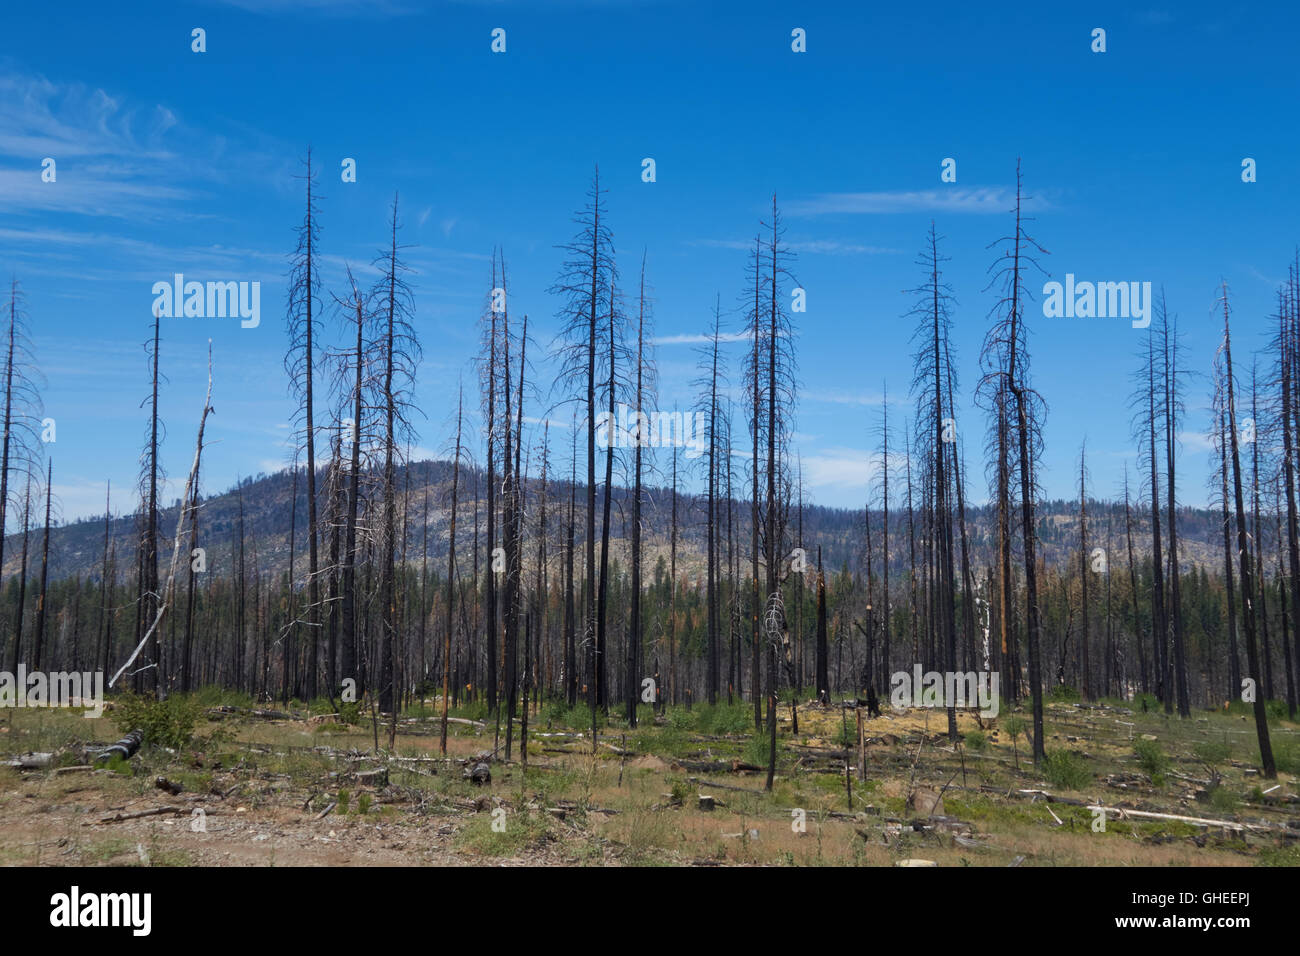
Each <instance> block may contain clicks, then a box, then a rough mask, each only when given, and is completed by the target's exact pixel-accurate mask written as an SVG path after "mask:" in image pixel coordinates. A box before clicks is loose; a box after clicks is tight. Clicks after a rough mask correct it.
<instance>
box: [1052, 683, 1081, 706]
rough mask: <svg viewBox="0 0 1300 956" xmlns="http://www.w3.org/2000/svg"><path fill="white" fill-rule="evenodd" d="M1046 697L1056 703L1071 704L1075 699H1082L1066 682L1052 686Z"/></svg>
mask: <svg viewBox="0 0 1300 956" xmlns="http://www.w3.org/2000/svg"><path fill="white" fill-rule="evenodd" d="M1047 699H1048V700H1052V701H1056V702H1058V703H1064V704H1072V703H1074V702H1075V701H1079V700H1082V699H1083V697H1082V695H1080V693H1079V692H1078V691H1077V690H1075V689H1074V688H1073V687H1071V686H1069V685H1068V684H1057V685H1056V686H1055V687H1053V688H1052V691H1051V693H1049V694H1048V695H1047Z"/></svg>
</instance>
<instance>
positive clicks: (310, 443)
mask: <svg viewBox="0 0 1300 956" xmlns="http://www.w3.org/2000/svg"><path fill="white" fill-rule="evenodd" d="M305 165H306V167H307V171H306V173H305V175H304V176H303V177H302V178H303V179H304V181H305V182H306V184H307V208H306V211H305V212H304V214H303V221H302V223H301V224H300V225H299V226H298V229H297V246H296V247H295V249H294V253H293V256H292V257H291V259H290V269H289V305H288V310H287V315H286V331H287V333H288V337H289V349H288V351H287V352H286V354H285V358H284V369H285V373H286V374H287V375H288V377H289V390H290V393H291V394H292V395H293V397H294V399H295V400H296V402H297V406H296V408H295V411H294V421H295V422H296V423H301V431H300V432H299V433H298V436H297V441H296V445H297V449H300V450H302V451H303V452H305V454H306V456H307V475H306V478H307V631H308V647H309V650H308V655H307V657H308V665H307V669H306V675H305V676H306V682H305V684H304V687H303V692H304V693H305V694H306V695H307V697H308V699H312V698H315V697H316V695H317V691H318V684H317V675H318V673H319V668H320V630H321V627H320V624H321V615H320V555H319V551H318V549H319V543H320V527H319V524H318V521H317V512H316V419H315V375H316V363H317V350H318V346H317V338H318V336H319V334H320V309H319V300H320V270H319V268H318V266H317V261H316V260H317V252H316V246H317V243H318V242H319V239H320V220H319V218H318V214H317V208H316V196H315V195H314V193H313V188H314V187H315V184H316V177H315V172H314V171H313V169H312V164H311V150H310V149H309V150H308V151H307V159H306V163H305ZM292 583H293V582H291V584H292ZM331 667H332V665H331ZM332 693H333V689H331V694H332Z"/></svg>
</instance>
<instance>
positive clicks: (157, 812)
mask: <svg viewBox="0 0 1300 956" xmlns="http://www.w3.org/2000/svg"><path fill="white" fill-rule="evenodd" d="M185 812H186V811H185V808H184V807H154V808H153V809H152V810H137V811H136V812H135V813H119V814H116V815H115V816H111V817H101V818H100V821H99V822H100V823H121V822H122V821H124V820H139V819H140V818H141V817H159V816H165V815H166V814H168V813H185Z"/></svg>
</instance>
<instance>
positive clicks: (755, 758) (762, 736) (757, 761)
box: [740, 733, 772, 767]
mask: <svg viewBox="0 0 1300 956" xmlns="http://www.w3.org/2000/svg"><path fill="white" fill-rule="evenodd" d="M771 756H772V750H771V748H770V747H769V746H768V739H767V734H766V733H757V734H755V735H754V736H752V737H750V738H749V743H747V744H745V749H744V751H742V752H741V755H740V759H741V760H742V761H743V762H745V763H752V764H754V765H755V766H756V767H766V766H767V764H768V761H769V760H770V759H771Z"/></svg>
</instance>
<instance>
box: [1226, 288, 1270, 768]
mask: <svg viewBox="0 0 1300 956" xmlns="http://www.w3.org/2000/svg"><path fill="white" fill-rule="evenodd" d="M1222 290H1223V296H1222V300H1223V346H1222V354H1223V380H1224V384H1225V385H1226V387H1227V392H1228V402H1227V414H1228V425H1229V427H1228V446H1229V448H1230V449H1231V458H1232V487H1233V499H1234V501H1235V502H1236V512H1237V554H1238V557H1239V561H1240V570H1241V603H1242V618H1243V620H1244V623H1245V631H1246V660H1247V662H1248V664H1249V666H1250V676H1251V678H1252V679H1253V680H1254V681H1255V684H1256V686H1255V689H1254V690H1255V692H1254V711H1255V733H1256V736H1257V737H1258V738H1259V755H1260V761H1261V763H1262V764H1263V769H1264V776H1265V777H1268V778H1269V779H1270V780H1271V779H1275V778H1276V777H1277V767H1276V765H1275V764H1274V762H1273V747H1272V744H1271V743H1270V742H1269V736H1268V714H1267V712H1266V711H1265V709H1264V695H1263V693H1262V690H1263V688H1261V687H1259V686H1258V685H1259V679H1260V668H1259V647H1258V646H1257V644H1256V641H1255V585H1254V569H1253V568H1252V567H1251V555H1250V532H1249V531H1248V530H1247V526H1246V508H1245V498H1244V495H1243V494H1242V480H1241V450H1240V448H1239V445H1238V441H1237V427H1236V426H1237V399H1236V390H1235V388H1234V386H1233V375H1232V337H1231V333H1230V330H1229V325H1228V322H1229V318H1228V317H1229V314H1230V313H1229V307H1228V285H1227V283H1226V282H1225V283H1223V284H1222Z"/></svg>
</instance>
